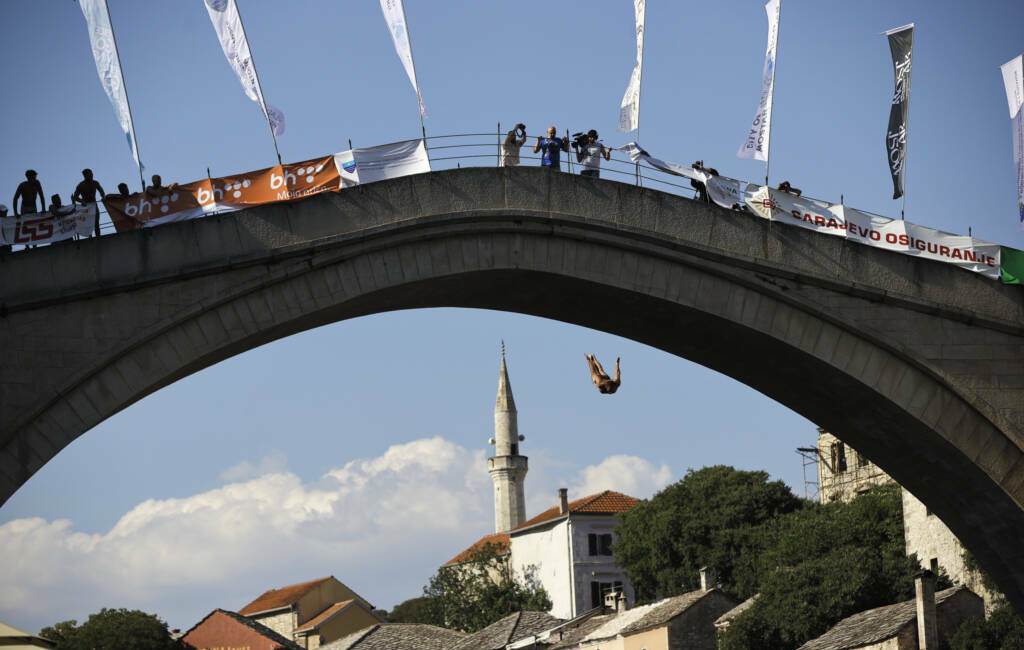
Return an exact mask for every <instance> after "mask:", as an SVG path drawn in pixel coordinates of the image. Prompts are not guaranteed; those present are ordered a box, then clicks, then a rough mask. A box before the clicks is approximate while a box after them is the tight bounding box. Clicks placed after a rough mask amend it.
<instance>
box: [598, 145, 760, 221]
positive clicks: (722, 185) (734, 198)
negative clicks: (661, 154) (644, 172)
mask: <svg viewBox="0 0 1024 650" xmlns="http://www.w3.org/2000/svg"><path fill="white" fill-rule="evenodd" d="M616 149H617V150H618V151H622V152H625V153H626V154H628V155H629V158H630V160H632V161H633V162H635V163H639V162H641V161H642V162H645V163H647V164H648V165H650V166H651V167H654V168H655V169H660V170H661V171H663V172H667V173H669V174H674V175H676V176H682V177H683V178H689V179H691V180H695V181H698V182H700V183H704V185H705V187H706V188H707V190H708V197H710V199H711V200H712V201H713V202H714V203H715V204H716V205H720V206H722V207H723V208H731V207H732V206H734V205H737V204H738V205H744V203H745V202H746V198H745V194H744V192H745V191H747V190H748V187H749V189H750V191H756V190H757V186H756V185H748V184H747V183H744V182H743V181H738V180H736V179H735V178H728V177H727V176H718V175H715V174H709V173H708V172H707V171H705V170H701V169H694V168H693V167H690V166H688V165H680V164H678V163H674V162H668V161H667V160H661V159H660V158H655V157H654V156H652V155H650V154H649V153H647V152H646V151H644V150H643V149H642V148H641V147H640V145H638V144H637V143H635V142H630V143H629V144H625V145H623V146H621V147H617V148H616Z"/></svg>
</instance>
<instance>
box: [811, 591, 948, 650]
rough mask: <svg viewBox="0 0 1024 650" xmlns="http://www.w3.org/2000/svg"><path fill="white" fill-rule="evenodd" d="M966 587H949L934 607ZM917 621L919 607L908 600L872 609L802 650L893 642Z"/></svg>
mask: <svg viewBox="0 0 1024 650" xmlns="http://www.w3.org/2000/svg"><path fill="white" fill-rule="evenodd" d="M962 591H968V589H967V587H950V588H949V589H943V590H942V591H939V592H936V594H935V606H936V607H938V606H939V605H941V604H942V603H943V602H945V601H947V600H949V599H950V598H952V597H953V596H956V595H957V594H958V593H960V592H962ZM916 618H917V603H916V602H915V601H913V600H907V601H904V602H902V603H896V604H895V605H885V606H884V607H876V608H875V609H869V610H867V611H864V612H860V613H858V614H854V615H853V616H849V617H847V618H844V619H843V620H841V621H839V622H838V623H836V624H835V626H833V627H832V629H830V630H829V631H828V632H825V633H824V634H822V635H821V636H819V637H818V638H817V639H813V640H811V641H808V642H807V643H805V644H803V645H802V646H800V650H847V649H849V648H859V647H861V646H865V645H871V644H874V643H879V642H881V641H885V640H886V639H891V638H892V637H894V636H896V635H897V634H899V631H900V630H901V629H903V626H905V625H907V624H908V623H912V622H914V620H915V619H916Z"/></svg>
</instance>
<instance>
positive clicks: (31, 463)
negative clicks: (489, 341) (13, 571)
mask: <svg viewBox="0 0 1024 650" xmlns="http://www.w3.org/2000/svg"><path fill="white" fill-rule="evenodd" d="M524 171H525V170H524ZM531 171H532V170H531ZM569 178H573V177H569ZM513 180H514V179H513ZM560 180H561V179H560ZM628 189H630V190H633V188H628ZM634 191H637V192H641V191H640V190H634ZM649 194H657V193H649ZM371 198H374V197H371ZM654 199H655V200H657V201H664V199H663V198H662V197H654ZM673 200H678V201H686V200H685V199H676V197H673ZM320 203H321V204H322V205H321V207H323V204H325V203H326V204H328V207H329V208H330V209H337V207H338V206H337V205H336V204H334V205H333V206H331V205H330V204H331V203H332V201H326V202H320ZM687 203H692V202H687ZM669 207H671V206H669ZM684 207H687V208H688V209H691V210H692V209H693V206H684ZM699 207H700V209H702V210H707V208H705V207H703V206H699ZM251 212H257V213H259V211H251ZM725 214H728V213H725ZM725 214H721V215H712V217H713V218H717V219H725V218H726V216H725ZM254 218H255V220H256V222H258V226H259V228H279V229H281V230H282V231H295V230H301V228H297V227H295V221H296V219H297V218H301V214H300V215H296V214H295V210H282V209H277V210H274V209H263V210H262V213H259V214H256V215H255V217H254ZM226 221H228V218H226V217H225V218H217V219H213V220H211V223H210V224H200V223H198V222H196V223H190V224H177V225H174V226H165V227H163V228H161V229H154V230H153V231H142V232H141V233H132V234H131V235H130V236H129V237H133V238H135V239H136V240H138V242H137V246H138V250H140V251H143V256H144V257H145V258H146V260H147V261H146V267H145V268H148V269H152V268H154V267H155V266H158V264H157V262H154V261H153V259H152V257H153V255H154V254H155V252H154V250H153V248H152V247H153V245H155V244H156V243H158V242H156V241H155V240H156V239H157V238H159V237H161V236H162V235H164V234H166V235H169V236H170V235H175V231H176V236H179V237H183V238H184V240H185V241H192V238H194V237H196V236H197V235H196V233H197V232H198V233H200V234H201V231H202V230H204V229H206V227H207V226H209V230H216V229H218V228H220V229H223V228H225V227H226V226H225V222H226ZM243 221H244V219H243ZM216 222H219V225H218V223H216ZM740 225H745V224H742V223H741V224H740ZM761 225H762V224H760V223H758V222H755V223H754V227H755V230H754V232H752V233H748V234H747V236H750V237H753V238H755V239H756V238H759V237H760V238H762V239H764V240H765V241H770V240H771V238H772V237H773V236H774V237H783V238H784V237H786V236H788V235H791V234H792V233H786V232H783V233H782V234H781V235H779V234H775V235H772V233H771V231H768V232H758V231H757V230H756V227H757V226H761ZM748 227H749V226H748ZM259 228H256V229H255V230H259ZM164 229H167V230H166V232H165V233H161V232H159V231H160V230H164ZM776 230H778V227H777V226H776ZM801 236H802V235H801ZM150 240H154V241H150ZM196 241H197V242H198V244H199V247H201V246H202V245H203V243H204V242H203V240H202V239H197V240H196ZM94 243H95V244H104V242H103V241H102V240H101V241H99V242H90V243H88V244H85V246H88V245H90V244H94ZM122 245H123V244H122ZM761 245H762V250H765V249H768V248H770V246H769V245H765V244H763V243H762V244H761ZM844 245H846V244H844ZM846 246H849V245H846ZM52 248H53V249H54V250H51V251H49V252H48V253H46V254H47V255H51V256H54V255H57V254H58V253H60V251H59V250H57V249H58V248H59V247H52ZM855 252H857V251H855ZM872 253H874V252H873V251H872ZM33 254H34V252H31V253H29V254H28V256H31V255H33ZM11 257H13V256H11ZM765 257H766V258H770V255H765ZM837 257H838V256H837ZM24 259H28V257H26V258H24ZM881 260H882V262H883V263H886V262H889V261H890V260H888V259H885V258H884V257H883V258H881ZM172 266H173V265H172ZM794 266H795V267H797V268H796V269H795V270H794V268H793V267H790V268H786V267H783V266H781V265H780V264H779V263H778V262H777V260H771V259H762V260H759V259H757V258H756V257H754V258H751V257H743V256H736V255H733V256H729V255H724V254H722V253H721V251H719V250H715V249H709V248H707V247H703V246H695V245H689V246H687V245H681V244H680V241H679V240H678V238H669V237H664V236H652V234H651V232H650V231H649V229H645V228H642V227H641V228H638V227H634V226H631V225H627V224H623V223H611V224H609V223H607V222H601V221H595V220H592V219H589V218H587V217H586V216H581V215H578V214H577V215H574V214H571V213H569V212H568V211H566V212H558V213H557V214H553V213H552V211H551V210H546V211H545V210H539V211H538V210H530V209H522V208H510V207H505V206H502V207H501V208H491V209H486V210H482V211H474V212H472V213H467V212H466V211H454V212H446V213H434V214H430V215H429V216H415V217H414V218H411V219H404V220H400V221H396V222H394V223H391V224H388V225H375V226H372V227H370V228H360V229H358V230H357V231H355V232H352V233H345V234H341V235H335V236H330V237H317V238H315V239H313V240H312V242H310V243H305V242H286V245H284V246H278V247H275V248H274V249H273V250H271V251H269V252H268V253H267V254H265V255H262V256H257V257H256V258H249V259H240V260H237V261H233V260H227V261H225V263H223V264H219V265H215V266H213V267H208V268H203V267H202V265H195V266H194V267H193V268H188V269H183V268H179V269H175V270H174V271H173V272H170V273H167V274H165V276H164V277H157V275H159V274H156V275H153V276H152V277H149V278H142V280H141V281H139V279H138V278H136V279H135V282H134V284H133V281H132V280H124V281H123V284H121V285H118V284H116V283H111V284H109V285H108V286H104V287H99V288H93V289H86V290H83V291H79V295H77V296H63V297H61V298H59V299H50V300H48V301H45V300H44V301H38V302H36V303H34V304H33V303H31V302H30V301H23V303H22V306H20V307H19V306H15V308H13V309H11V310H10V311H9V313H7V314H6V316H5V317H4V318H3V322H2V329H0V342H4V343H9V344H12V345H13V343H12V342H13V341H25V340H28V341H32V340H33V339H38V340H37V343H38V342H39V341H42V340H46V341H48V342H50V345H47V346H39V345H36V346H35V348H45V350H46V353H45V354H43V353H38V354H37V353H34V352H31V351H30V350H31V349H35V348H33V346H31V345H28V346H26V349H25V351H23V352H19V355H21V356H19V357H18V359H19V363H21V364H22V365H23V366H24V367H26V368H28V367H32V368H36V369H37V374H38V375H39V377H38V378H36V379H35V380H34V381H35V388H34V389H33V390H34V393H35V394H36V396H37V398H36V400H35V401H34V402H32V403H31V404H29V405H28V407H20V408H18V409H17V410H11V408H10V405H11V404H12V403H15V402H16V401H17V400H16V399H10V397H11V395H12V394H13V395H14V396H15V397H17V394H15V391H14V390H12V389H10V388H5V391H6V392H5V394H3V395H2V396H0V405H2V406H3V407H4V410H3V413H4V420H3V422H2V423H0V442H2V445H3V446H2V448H0V481H2V482H3V484H2V486H0V487H2V490H3V492H2V494H3V499H4V500H6V499H7V498H8V497H9V496H10V495H11V494H12V493H13V492H14V491H15V490H16V489H17V487H18V486H20V485H21V484H22V483H23V482H24V481H25V480H27V479H28V477H29V476H31V475H32V473H34V472H35V471H37V470H38V469H39V468H40V467H41V466H42V465H43V464H44V463H45V462H46V461H48V460H49V459H50V458H52V457H53V456H54V455H55V454H56V453H58V452H59V451H60V449H62V448H63V447H64V446H66V445H67V444H69V443H70V442H71V441H72V440H74V439H75V438H76V437H77V436H79V435H81V434H83V433H84V432H85V431H88V430H89V429H90V428H92V427H93V426H95V425H96V424H98V423H99V422H101V421H103V420H104V419H106V418H107V417H110V416H111V415H113V414H114V413H116V412H118V411H120V410H121V409H123V408H125V407H127V406H128V405H130V404H132V403H133V402H135V401H137V400H139V399H141V398H142V397H144V396H145V395H147V394H149V393H151V392H153V391H155V390H159V389H160V388H161V387H163V386H166V385H168V384H170V383H172V382H174V381H176V380H177V379H180V378H182V377H185V376H187V375H189V374H191V373H194V372H196V371H198V370H201V369H202V368H205V367H208V366H210V365H212V364H214V363H217V362H218V361H220V360H222V359H225V358H228V357H230V356H233V355H235V354H239V353H242V352H244V351H246V350H249V349H252V348H254V347H257V346H259V345H262V344H263V343H266V342H269V341H273V340H276V339H278V338H281V337H284V336H288V335H290V334H293V333H296V332H299V331H303V330H306V329H310V328H313V327H317V326H319V325H323V324H327V323H332V322H337V321H340V320H344V319H347V318H353V317H357V316H362V315H367V314H373V313H380V312H385V311H391V310H397V309H411V308H420V307H469V308H484V309H497V310H504V311H514V312H519V313H524V314H530V315H535V316H542V317H546V318H552V319H557V320H561V321H565V322H569V323H574V324H577V325H582V326H586V327H591V328H594V329H599V330H602V331H605V332H609V333H613V334H617V335H620V336H625V337H628V338H630V339H633V340H636V341H639V342H642V343H646V344H648V345H651V346H654V347H657V348H659V349H662V350H664V351H666V352H668V353H670V354H674V355H677V356H680V357H683V358H686V359H689V360H691V361H694V362H697V363H700V364H702V365H704V366H706V367H708V368H711V369H714V370H717V371H719V372H721V373H723V374H726V375H729V376H731V377H733V378H735V379H736V380H738V381H741V382H743V383H745V384H747V385H749V386H751V387H753V388H754V389H756V390H758V391H760V392H761V393H763V394H765V395H767V396H768V397H771V398H772V399H775V400H776V401H778V402H780V403H782V404H785V405H787V406H789V407H790V408H792V409H793V410H794V411H796V412H798V413H800V414H801V415H803V416H805V417H807V418H808V419H810V420H811V421H813V422H815V423H817V424H819V425H820V426H823V427H825V428H826V429H828V430H830V431H832V432H834V433H835V434H836V435H837V436H839V437H840V438H841V439H843V440H844V441H846V442H848V443H849V444H850V445H852V446H853V447H855V448H856V449H858V450H859V451H861V452H863V453H865V454H866V455H867V456H868V457H870V458H871V459H872V460H873V461H874V462H876V463H877V464H878V465H879V466H880V467H882V468H883V469H884V470H885V471H887V472H888V473H889V474H890V475H892V476H893V477H894V478H895V479H896V480H897V481H899V482H900V483H902V484H903V485H905V486H906V487H907V488H908V489H909V490H910V491H911V492H913V493H914V494H915V495H916V496H918V498H920V499H921V500H922V501H924V502H925V503H926V504H928V505H929V507H930V508H931V509H932V510H933V511H934V512H935V513H936V514H938V515H939V516H940V517H941V518H942V519H943V520H944V521H945V522H946V523H947V524H948V525H949V526H950V528H951V529H952V530H953V531H954V533H956V534H957V535H958V537H960V539H961V540H962V541H963V542H964V543H965V544H966V545H967V546H968V547H969V548H971V550H972V551H973V552H974V553H975V555H976V556H977V557H978V559H979V561H981V563H982V564H983V566H985V567H986V568H987V569H988V570H989V572H990V573H992V574H993V575H994V576H998V577H999V583H1000V587H1001V588H1002V589H1003V590H1004V592H1005V593H1006V594H1007V595H1008V596H1009V597H1010V598H1011V601H1012V602H1014V604H1015V605H1016V606H1017V607H1018V608H1020V607H1021V606H1022V605H1024V548H1022V545H1021V544H1020V540H1022V539H1024V509H1022V505H1024V454H1022V451H1021V443H1020V439H1021V427H1020V420H1019V418H1020V417H1021V415H1020V413H1019V412H1017V411H1014V409H1013V408H1007V407H1006V405H1005V401H1006V399H1007V398H1005V396H1004V398H1003V402H1000V401H999V400H998V399H996V398H992V397H991V395H990V393H986V392H985V391H986V390H987V388H986V387H987V386H988V385H989V384H992V383H993V382H992V381H989V382H988V384H986V383H985V381H984V378H979V377H976V376H974V375H972V374H971V373H970V372H967V371H966V370H965V369H967V370H969V369H970V367H972V366H977V364H978V362H977V358H978V357H985V358H984V359H983V361H984V362H985V363H988V364H991V363H996V361H995V360H994V359H993V357H994V356H998V355H1000V354H1001V355H1003V361H1004V362H1005V363H1007V364H1010V365H1011V366H1013V365H1014V364H1016V367H1017V368H1018V370H1019V366H1020V364H1022V363H1024V338H1022V337H1021V331H1020V329H1019V328H1017V329H1015V327H1014V323H1013V321H1012V320H1011V321H1007V320H1006V319H999V318H988V317H986V315H982V317H978V316H977V315H976V314H975V315H972V313H970V312H965V311H964V310H962V309H958V308H956V306H955V305H954V306H953V307H949V308H943V306H942V305H938V304H935V303H933V302H928V301H927V300H923V299H921V297H920V296H909V297H906V296H897V297H896V298H894V297H893V296H892V295H885V293H884V292H874V291H872V290H871V288H870V287H863V286H861V287H853V286H849V285H848V283H844V282H837V281H836V279H835V278H830V277H825V278H823V277H820V276H819V277H814V276H813V275H812V274H805V273H802V272H801V269H799V268H798V265H794ZM932 266H935V265H932ZM942 270H943V271H945V270H946V269H942ZM901 271H902V269H895V271H893V272H897V273H898V272H901ZM952 271H953V273H955V274H960V276H964V277H965V278H966V279H968V280H975V278H973V277H970V276H968V274H965V273H963V272H961V271H959V270H955V269H954V270H952ZM54 273H55V275H56V274H57V272H56V271H55V272H54ZM143 275H144V274H143ZM938 277H939V280H940V281H945V276H943V275H942V274H938ZM952 277H953V278H954V280H953V281H956V280H959V279H960V278H959V277H958V276H956V275H954V276H952ZM953 281H951V282H953ZM982 282H987V281H982ZM979 286H987V285H979ZM955 288H956V287H953V286H952V285H951V286H950V287H942V286H940V287H938V291H940V292H942V291H952V290H953V289H955ZM968 289H970V287H968ZM70 293H72V294H74V293H75V292H74V291H71V292H70ZM997 315H998V314H997ZM922 333H928V334H927V335H926V336H922ZM922 339H923V340H924V341H938V342H921V340H922ZM90 341H95V343H94V344H90ZM54 342H56V343H55V344H54ZM929 346H931V347H929ZM972 346H973V347H972ZM983 346H992V347H994V348H996V351H995V352H985V351H984V350H982V349H980V348H982V347H983ZM5 347H6V346H5ZM15 347H16V346H15ZM961 347H962V348H963V349H962V350H961V349H960V348H961ZM8 349H10V348H8ZM944 349H949V351H950V352H955V354H952V358H948V359H947V358H943V350H944ZM950 352H947V353H946V356H949V355H950ZM985 355H988V356H985ZM972 357H975V358H972ZM12 365H17V364H12ZM5 367H7V366H5ZM958 369H959V370H958ZM15 370H16V368H15ZM11 372H13V370H11V369H10V368H9V367H8V369H7V370H3V371H0V377H3V379H4V381H5V382H6V381H7V380H8V379H9V374H10V373H11ZM992 373H993V374H994V376H996V377H997V378H1000V377H1004V376H1005V375H1006V374H1007V373H1003V374H999V369H998V368H996V369H993V370H992ZM1000 381H1002V382H1003V383H1004V384H1005V383H1006V381H1007V380H1005V379H999V380H998V381H996V382H995V383H999V382H1000ZM26 383H31V382H26ZM2 385H3V386H5V387H6V386H8V385H9V383H3V384H2ZM44 385H45V386H49V387H50V388H49V389H48V390H44V391H40V389H39V386H44ZM1018 388H1020V386H1018ZM685 389H686V388H685V387H680V390H685ZM1004 392H1005V391H1004ZM40 393H42V396H41V397H39V394H40ZM1001 394H1002V393H998V394H996V397H998V395H1001ZM1018 395H1024V390H1021V391H1018ZM1008 399H1009V400H1010V402H1011V403H1012V400H1013V397H1012V395H1011V396H1010V397H1009V398H1008ZM12 413H13V417H12V415H11V414H12ZM674 434H677V435H681V436H686V435H699V434H698V433H696V432H687V431H686V430H685V427H684V426H682V425H681V426H680V430H679V431H678V432H674Z"/></svg>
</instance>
